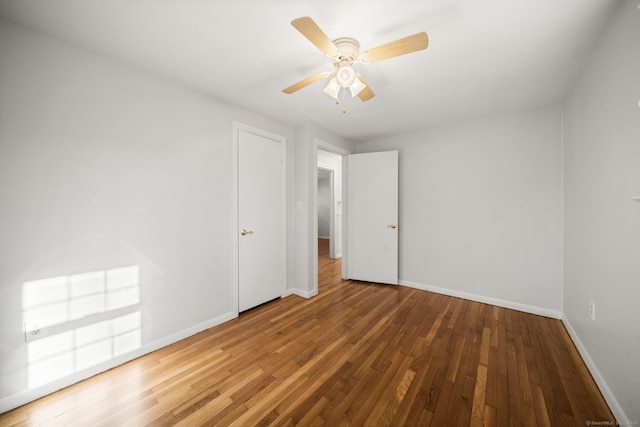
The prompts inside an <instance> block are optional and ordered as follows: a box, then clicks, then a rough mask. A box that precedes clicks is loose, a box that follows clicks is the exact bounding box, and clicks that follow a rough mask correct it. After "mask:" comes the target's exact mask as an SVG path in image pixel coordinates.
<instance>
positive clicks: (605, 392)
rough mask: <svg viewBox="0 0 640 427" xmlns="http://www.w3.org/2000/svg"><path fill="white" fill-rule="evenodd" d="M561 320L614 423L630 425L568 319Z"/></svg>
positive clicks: (563, 317)
mask: <svg viewBox="0 0 640 427" xmlns="http://www.w3.org/2000/svg"><path fill="white" fill-rule="evenodd" d="M561 320H562V323H563V324H564V327H565V329H566V330H567V332H568V333H569V336H570V337H571V339H572V340H573V343H574V344H575V346H576V348H577V349H578V352H579V353H580V356H582V360H584V363H585V364H586V365H587V369H589V372H590V373H591V376H592V377H593V379H594V380H595V382H596V384H597V385H598V388H599V389H600V393H602V396H603V397H604V400H606V401H607V404H608V405H609V409H611V412H613V416H614V417H616V421H617V422H618V425H621V426H624V425H631V422H630V420H629V418H628V417H627V415H626V414H625V413H624V411H623V410H622V407H621V406H620V403H618V400H617V399H616V397H615V395H614V394H613V392H612V391H611V389H610V388H609V385H608V384H607V382H606V381H605V380H604V377H603V376H602V374H601V373H600V371H599V370H598V367H597V366H596V364H595V363H594V362H593V359H591V356H590V355H589V352H588V351H587V348H586V347H585V346H584V344H582V341H580V337H578V334H577V333H576V331H575V329H573V326H571V322H569V319H567V318H566V317H565V316H564V315H562V319H561Z"/></svg>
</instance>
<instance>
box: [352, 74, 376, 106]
mask: <svg viewBox="0 0 640 427" xmlns="http://www.w3.org/2000/svg"><path fill="white" fill-rule="evenodd" d="M356 76H357V77H358V78H359V79H360V81H361V82H362V83H364V84H365V85H366V86H367V87H365V88H364V89H362V90H361V91H360V92H359V93H358V98H360V101H362V102H365V101H368V100H370V99H371V98H373V97H374V96H376V94H375V93H373V91H372V90H371V86H369V83H367V81H366V80H365V79H364V77H362V75H360V74H359V73H356Z"/></svg>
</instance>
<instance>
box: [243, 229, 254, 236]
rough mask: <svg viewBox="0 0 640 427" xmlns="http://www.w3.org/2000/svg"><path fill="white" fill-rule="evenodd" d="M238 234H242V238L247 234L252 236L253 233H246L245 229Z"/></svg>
mask: <svg viewBox="0 0 640 427" xmlns="http://www.w3.org/2000/svg"><path fill="white" fill-rule="evenodd" d="M240 234H242V235H243V236H246V235H247V234H253V231H247V230H246V229H244V228H243V229H242V231H241V232H240Z"/></svg>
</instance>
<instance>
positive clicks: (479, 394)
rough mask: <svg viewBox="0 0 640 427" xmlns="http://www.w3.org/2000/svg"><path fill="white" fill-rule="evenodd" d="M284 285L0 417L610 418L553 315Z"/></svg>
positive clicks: (9, 422)
mask: <svg viewBox="0 0 640 427" xmlns="http://www.w3.org/2000/svg"><path fill="white" fill-rule="evenodd" d="M319 252H320V256H321V260H320V265H319V269H320V271H321V277H322V279H321V280H320V283H319V290H320V293H319V295H318V296H316V297H314V298H312V299H309V300H306V299H303V298H300V297H297V296H290V297H287V298H284V299H280V300H276V301H273V302H271V303H268V304H265V305H263V306H260V307H257V308H255V309H253V310H250V311H248V312H245V313H242V314H241V315H240V317H239V318H237V319H234V320H232V321H229V322H227V323H225V324H223V325H220V326H218V327H215V328H212V329H209V330H207V331H204V332H201V333H199V334H197V335H194V336H192V337H190V338H187V339H185V340H183V341H180V342H178V343H176V344H173V345H171V346H168V347H166V348H163V349H161V350H159V351H156V352H154V353H152V354H148V355H146V356H144V357H141V358H139V359H137V360H134V361H132V362H130V363H127V364H125V365H122V366H119V367H117V368H114V369H112V370H110V371H108V372H105V373H103V374H100V375H98V376H95V377H93V378H90V379H88V380H85V381H83V382H80V383H78V384H76V385H74V386H71V387H68V388H66V389H64V390H61V391H59V392H57V393H54V394H52V395H50V396H47V397H44V398H42V399H40V400H38V401H36V402H33V403H30V404H28V405H25V406H22V407H20V408H17V409H15V410H13V411H11V412H8V413H5V414H2V415H0V425H2V426H13V425H46V426H68V425H78V426H87V425H92V426H144V425H153V426H164V425H167V426H168V425H179V426H196V425H223V426H226V425H237V426H250V425H328V426H340V425H367V426H369V425H371V426H373V425H380V426H383V425H415V426H481V425H499V426H506V425H517V426H521V425H523V426H524V425H551V426H571V425H577V426H584V425H586V422H587V421H613V420H614V418H613V416H612V414H611V412H610V411H609V409H608V407H607V405H606V403H605V402H604V399H603V398H602V395H601V394H600V392H599V390H598V388H597V387H596V385H595V383H594V381H593V379H592V378H591V376H590V374H589V372H588V371H587V369H586V367H585V365H584V363H583V361H582V359H581V358H580V356H579V355H578V353H577V351H576V349H575V347H574V345H573V343H572V342H571V340H570V338H569V336H568V334H567V332H566V331H565V329H564V327H563V325H562V323H561V322H560V321H558V320H554V319H549V318H545V317H540V316H535V315H531V314H525V313H521V312H517V311H513V310H508V309H504V308H500V307H495V306H491V305H486V304H481V303H477V302H472V301H467V300H463V299H458V298H452V297H448V296H443V295H438V294H432V293H429V292H424V291H420V290H416V289H411V288H406V287H402V286H389V285H377V284H371V283H361V282H352V281H341V279H340V260H329V259H328V257H327V253H328V251H327V248H325V247H322V248H320V251H319Z"/></svg>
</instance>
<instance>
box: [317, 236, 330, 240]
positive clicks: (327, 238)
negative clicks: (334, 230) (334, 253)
mask: <svg viewBox="0 0 640 427" xmlns="http://www.w3.org/2000/svg"><path fill="white" fill-rule="evenodd" d="M318 239H325V240H331V238H330V237H329V236H318Z"/></svg>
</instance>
